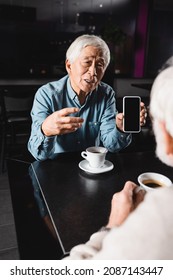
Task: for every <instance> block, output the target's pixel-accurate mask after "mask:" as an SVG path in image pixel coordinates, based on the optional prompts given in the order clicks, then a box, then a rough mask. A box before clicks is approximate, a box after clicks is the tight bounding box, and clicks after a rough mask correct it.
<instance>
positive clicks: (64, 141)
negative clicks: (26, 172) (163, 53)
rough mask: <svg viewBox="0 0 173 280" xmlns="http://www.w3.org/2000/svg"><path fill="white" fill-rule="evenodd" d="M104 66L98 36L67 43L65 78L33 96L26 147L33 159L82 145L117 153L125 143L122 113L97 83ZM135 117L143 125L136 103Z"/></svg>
mask: <svg viewBox="0 0 173 280" xmlns="http://www.w3.org/2000/svg"><path fill="white" fill-rule="evenodd" d="M109 62H110V51H109V48H108V46H107V44H106V43H105V41H104V40H102V39H101V38H100V37H98V36H95V35H82V36H80V37H78V38H77V39H76V40H75V41H74V42H73V43H72V44H71V45H70V47H69V48H68V50H67V53H66V62H65V65H66V70H67V73H68V75H66V76H65V77H63V78H62V79H60V80H58V81H55V82H51V83H48V84H47V85H44V86H42V87H41V88H40V89H39V90H38V91H37V93H36V95H35V98H34V103H33V108H32V111H31V117H32V129H31V135H30V139H29V142H28V149H29V151H30V152H31V154H32V155H33V156H34V157H35V159H37V160H45V159H48V158H50V159H53V158H55V157H56V156H57V155H58V153H63V152H70V151H80V150H84V149H86V148H87V147H88V146H104V147H105V148H107V149H108V151H110V152H117V151H119V150H121V149H123V148H125V147H126V146H128V145H129V144H130V143H131V134H128V133H124V132H123V125H122V122H123V114H122V113H119V114H118V112H117V110H116V99H115V92H114V90H113V89H112V88H111V87H110V86H109V85H107V84H105V83H103V82H101V79H102V78H103V75H104V73H105V70H106V68H107V66H108V64H109ZM140 114H141V115H140V116H141V118H140V122H141V125H143V124H145V118H146V110H145V106H144V104H143V103H142V102H141V112H140Z"/></svg>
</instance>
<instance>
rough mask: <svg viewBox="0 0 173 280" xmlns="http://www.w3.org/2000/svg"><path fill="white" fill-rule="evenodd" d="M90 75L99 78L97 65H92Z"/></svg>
mask: <svg viewBox="0 0 173 280" xmlns="http://www.w3.org/2000/svg"><path fill="white" fill-rule="evenodd" d="M89 73H90V74H91V76H97V71H96V66H95V63H92V64H91V66H90V67H89Z"/></svg>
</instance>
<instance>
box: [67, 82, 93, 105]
mask: <svg viewBox="0 0 173 280" xmlns="http://www.w3.org/2000/svg"><path fill="white" fill-rule="evenodd" d="M67 91H68V94H69V97H70V98H71V99H73V100H74V99H76V98H78V96H77V94H76V93H75V91H74V90H73V89H72V87H71V84H70V78H68V80H67ZM93 92H94V91H91V92H90V93H89V94H88V95H87V99H90V97H91V94H92V93H93Z"/></svg>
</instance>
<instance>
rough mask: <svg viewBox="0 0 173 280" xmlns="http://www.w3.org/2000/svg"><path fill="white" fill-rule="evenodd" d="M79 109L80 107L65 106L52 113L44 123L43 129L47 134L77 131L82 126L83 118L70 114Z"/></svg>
mask: <svg viewBox="0 0 173 280" xmlns="http://www.w3.org/2000/svg"><path fill="white" fill-rule="evenodd" d="M78 111H79V109H78V108H75V107H72V108H64V109H61V110H59V111H56V112H54V113H52V114H51V115H50V116H48V117H47V118H46V119H45V120H44V122H43V123H42V131H43V133H44V135H45V136H54V135H62V134H67V133H71V132H74V131H76V130H77V129H78V128H80V127H81V126H82V123H83V121H84V120H83V119H82V118H80V117H73V116H69V115H70V114H75V113H77V112H78Z"/></svg>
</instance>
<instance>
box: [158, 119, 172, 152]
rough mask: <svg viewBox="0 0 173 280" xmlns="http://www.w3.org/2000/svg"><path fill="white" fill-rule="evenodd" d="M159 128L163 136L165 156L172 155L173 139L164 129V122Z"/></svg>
mask: <svg viewBox="0 0 173 280" xmlns="http://www.w3.org/2000/svg"><path fill="white" fill-rule="evenodd" d="M160 126H161V129H162V132H163V135H164V140H165V147H166V151H165V152H166V154H167V155H170V154H172V155H173V137H172V136H171V135H170V134H169V132H168V131H167V129H166V125H165V123H164V122H160Z"/></svg>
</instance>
